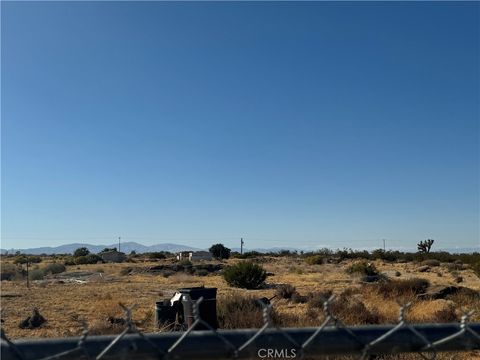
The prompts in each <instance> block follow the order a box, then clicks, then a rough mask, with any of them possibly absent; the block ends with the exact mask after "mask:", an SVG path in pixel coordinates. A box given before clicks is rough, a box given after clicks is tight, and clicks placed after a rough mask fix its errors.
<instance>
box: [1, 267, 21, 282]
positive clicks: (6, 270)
mask: <svg viewBox="0 0 480 360" xmlns="http://www.w3.org/2000/svg"><path fill="white" fill-rule="evenodd" d="M22 276H23V274H22V269H21V268H19V267H18V266H15V265H13V264H3V263H2V264H1V271H0V280H15V279H16V278H19V277H22Z"/></svg>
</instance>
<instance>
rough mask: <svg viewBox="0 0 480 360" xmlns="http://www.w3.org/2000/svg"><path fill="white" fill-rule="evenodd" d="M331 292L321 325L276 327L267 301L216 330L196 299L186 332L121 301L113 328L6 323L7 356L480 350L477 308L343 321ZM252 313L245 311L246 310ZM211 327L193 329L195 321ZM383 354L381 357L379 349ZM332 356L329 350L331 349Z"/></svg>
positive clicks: (286, 355) (426, 354)
mask: <svg viewBox="0 0 480 360" xmlns="http://www.w3.org/2000/svg"><path fill="white" fill-rule="evenodd" d="M332 300H333V296H332V297H330V298H329V299H328V300H326V301H325V302H324V304H323V312H324V315H325V318H324V320H323V322H322V324H321V325H320V326H319V327H318V328H284V329H282V328H279V327H277V326H275V325H274V324H273V322H272V318H271V314H272V306H271V305H270V304H264V303H261V305H262V306H263V321H264V325H263V326H262V327H261V328H260V329H242V330H217V329H214V328H213V327H211V325H210V324H209V323H208V322H206V321H204V320H202V318H201V317H200V314H199V306H200V304H201V302H202V301H203V298H200V299H199V300H197V301H195V302H194V303H193V315H194V321H193V324H192V325H191V326H190V327H189V328H188V329H187V330H186V331H183V332H163V333H154V334H143V333H142V332H140V331H139V330H138V329H136V327H135V324H134V321H133V318H132V311H133V310H134V308H135V306H133V307H131V308H128V307H126V306H124V305H122V304H120V306H122V308H123V310H124V313H125V324H126V327H125V329H124V330H123V332H122V333H120V334H119V335H114V336H111V335H109V336H89V330H88V327H87V325H86V324H83V325H84V330H83V334H82V336H81V337H76V338H75V337H72V338H62V339H20V340H15V341H12V340H9V339H8V337H7V336H6V334H5V332H4V330H3V328H2V331H1V355H2V359H3V360H13V359H15V360H39V359H43V360H47V359H48V360H53V359H96V360H100V359H165V360H174V359H178V360H196V359H198V360H200V359H205V360H207V359H210V360H213V359H319V358H325V357H326V356H333V357H334V356H345V355H349V356H353V358H356V359H373V358H377V359H381V358H382V357H381V356H383V355H387V354H399V353H416V354H418V355H420V356H421V357H423V358H425V359H435V358H437V354H438V353H441V352H446V351H468V350H480V323H471V322H469V319H470V317H471V316H472V314H473V311H470V312H463V316H462V317H461V321H460V323H451V324H416V325H414V324H409V323H408V322H407V321H406V320H405V313H406V311H408V308H409V306H410V304H405V305H403V306H401V308H400V314H399V318H398V323H397V324H396V325H375V326H345V325H344V324H343V323H342V322H341V321H340V320H339V319H338V318H337V317H335V315H334V314H332V312H331V310H330V304H331V302H332ZM246 316H247V315H246ZM200 326H201V327H203V329H207V330H201V331H200V330H195V328H197V327H200ZM379 355H380V357H378V356H379ZM330 358H331V357H330Z"/></svg>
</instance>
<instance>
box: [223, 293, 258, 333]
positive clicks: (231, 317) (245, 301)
mask: <svg viewBox="0 0 480 360" xmlns="http://www.w3.org/2000/svg"><path fill="white" fill-rule="evenodd" d="M256 300H257V299H256V298H254V297H251V296H237V295H233V294H232V295H228V296H226V297H220V298H218V299H217V319H218V325H219V327H220V328H221V329H249V328H250V329H251V328H260V327H262V326H263V312H262V307H261V306H258V304H257V301H256Z"/></svg>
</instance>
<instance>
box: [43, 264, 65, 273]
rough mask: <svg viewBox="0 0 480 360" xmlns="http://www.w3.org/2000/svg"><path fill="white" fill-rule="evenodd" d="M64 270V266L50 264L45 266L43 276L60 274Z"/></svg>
mask: <svg viewBox="0 0 480 360" xmlns="http://www.w3.org/2000/svg"><path fill="white" fill-rule="evenodd" d="M65 270H66V268H65V265H62V264H60V263H51V264H48V265H47V266H45V268H44V269H43V271H44V272H45V274H60V273H62V272H64V271H65Z"/></svg>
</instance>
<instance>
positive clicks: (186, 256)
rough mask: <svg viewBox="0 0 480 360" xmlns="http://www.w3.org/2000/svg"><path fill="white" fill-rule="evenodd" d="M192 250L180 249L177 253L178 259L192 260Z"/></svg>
mask: <svg viewBox="0 0 480 360" xmlns="http://www.w3.org/2000/svg"><path fill="white" fill-rule="evenodd" d="M190 253H191V252H190V251H180V252H179V253H178V254H177V260H190Z"/></svg>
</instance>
